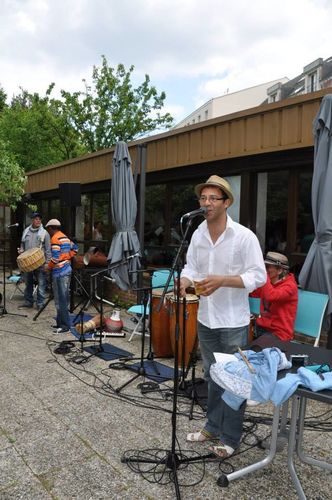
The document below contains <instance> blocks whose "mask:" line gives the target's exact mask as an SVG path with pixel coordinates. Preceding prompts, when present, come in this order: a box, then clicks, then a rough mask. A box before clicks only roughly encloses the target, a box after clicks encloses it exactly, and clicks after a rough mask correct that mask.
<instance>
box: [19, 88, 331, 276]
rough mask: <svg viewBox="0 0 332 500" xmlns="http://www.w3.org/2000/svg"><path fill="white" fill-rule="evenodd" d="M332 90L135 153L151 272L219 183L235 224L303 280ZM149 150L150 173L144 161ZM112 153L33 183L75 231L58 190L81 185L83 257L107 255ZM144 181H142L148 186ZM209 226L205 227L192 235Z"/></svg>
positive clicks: (46, 206)
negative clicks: (321, 121)
mask: <svg viewBox="0 0 332 500" xmlns="http://www.w3.org/2000/svg"><path fill="white" fill-rule="evenodd" d="M327 93H328V90H321V91H319V92H314V93H310V94H307V95H301V96H297V97H293V98H291V99H286V100H283V101H280V102H275V103H271V104H265V105H263V106H259V107H255V108H253V109H250V110H245V111H241V112H238V113H233V114H231V115H227V116H224V117H219V118H215V119H212V120H208V121H205V122H203V123H200V124H194V125H191V126H189V127H184V128H182V129H176V130H174V129H173V130H171V131H169V132H167V133H164V134H160V135H156V136H153V137H150V138H145V139H144V140H142V141H135V142H132V143H130V144H129V145H128V146H129V151H130V154H131V157H132V162H133V173H134V178H135V179H137V180H138V183H137V198H138V205H139V206H138V217H137V222H138V225H137V231H138V233H139V236H140V240H141V245H142V249H143V252H144V255H145V258H146V261H145V262H146V264H147V265H155V266H165V265H166V266H168V265H170V264H171V262H172V259H173V257H174V255H175V253H176V249H177V247H178V243H179V239H181V232H182V230H183V228H181V225H180V221H181V217H182V215H183V214H185V213H186V212H188V211H190V210H193V209H195V208H197V207H198V203H197V200H196V199H195V195H194V186H195V185H196V184H197V183H200V182H202V181H205V180H206V179H207V178H208V177H209V176H210V175H211V174H218V175H220V176H222V177H226V178H227V179H228V180H229V182H230V184H231V186H232V189H233V191H234V193H235V198H236V203H234V205H233V206H232V207H231V210H230V214H231V216H232V217H233V218H234V220H237V221H239V222H240V223H242V224H244V225H245V226H247V227H249V228H251V229H252V230H253V231H254V232H255V233H256V234H257V236H258V238H259V241H260V243H261V246H262V250H263V251H264V252H265V251H267V250H278V251H282V252H284V253H286V254H287V255H288V256H289V258H290V262H291V265H292V269H293V270H294V271H295V272H296V273H297V272H298V270H299V269H300V267H301V265H302V263H303V261H304V259H305V256H306V253H307V251H308V248H309V246H310V242H311V241H312V238H313V224H312V215H311V181H312V174H313V134H312V122H313V119H314V117H315V115H316V113H317V111H318V109H319V106H320V103H321V99H322V97H323V96H324V95H325V94H327ZM142 150H144V158H146V159H145V160H144V164H143V163H142V159H141V156H140V152H141V151H142ZM113 151H114V149H113V148H112V149H108V150H103V151H99V152H97V153H93V154H90V155H86V156H84V157H81V158H77V159H75V160H70V161H67V162H64V163H61V164H57V165H52V166H49V167H46V168H43V169H40V170H37V171H34V172H30V173H29V174H28V184H27V189H26V190H27V192H28V193H29V195H30V197H31V199H32V200H33V202H34V203H35V204H37V206H38V208H39V210H40V211H41V212H42V213H43V215H44V219H47V218H53V217H56V218H60V220H63V221H64V225H65V226H66V225H67V226H68V224H69V222H68V221H69V219H70V217H71V214H72V209H68V208H66V207H62V206H61V203H60V200H59V187H58V186H59V183H64V182H65V183H70V182H79V183H80V185H81V206H79V207H76V208H75V219H76V220H75V233H76V234H75V236H76V237H77V239H78V240H79V242H80V251H81V253H82V254H83V253H84V252H85V251H86V250H87V249H88V248H89V247H90V246H91V245H94V244H96V241H94V238H93V228H94V225H95V223H96V222H100V223H101V224H99V232H100V233H101V234H102V238H101V239H99V240H98V246H99V247H101V249H102V250H103V251H104V252H105V253H107V252H108V250H109V248H110V243H111V239H112V234H113V233H114V230H115V229H114V227H113V225H112V218H111V209H110V196H111V173H112V157H113ZM140 180H141V181H142V182H141V184H140ZM199 222H201V219H200V218H199V217H198V218H197V219H195V220H194V225H193V228H192V229H194V227H195V225H197V224H198V223H199Z"/></svg>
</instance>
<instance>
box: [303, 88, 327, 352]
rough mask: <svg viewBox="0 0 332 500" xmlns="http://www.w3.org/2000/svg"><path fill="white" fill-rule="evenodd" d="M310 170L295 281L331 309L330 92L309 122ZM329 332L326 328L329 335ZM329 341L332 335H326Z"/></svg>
mask: <svg viewBox="0 0 332 500" xmlns="http://www.w3.org/2000/svg"><path fill="white" fill-rule="evenodd" d="M313 133H314V136H315V144H314V173H313V178H312V190H311V202H312V216H313V222H314V226H315V239H314V240H313V242H312V244H311V246H310V249H309V252H308V255H307V257H306V259H305V261H304V264H303V267H302V270H301V272H300V275H299V283H300V285H301V286H302V287H303V288H305V289H306V290H311V291H313V292H320V293H326V294H328V295H329V297H330V300H329V303H328V305H327V309H326V313H327V314H328V315H330V314H331V313H332V192H331V191H332V138H331V135H332V95H331V94H328V95H326V96H324V98H323V100H322V102H321V105H320V108H319V110H318V113H317V115H316V117H315V119H314V122H313ZM330 336H332V332H331V330H330V334H329V337H330ZM329 342H330V343H331V342H332V338H331V339H330V338H329ZM331 347H332V346H331Z"/></svg>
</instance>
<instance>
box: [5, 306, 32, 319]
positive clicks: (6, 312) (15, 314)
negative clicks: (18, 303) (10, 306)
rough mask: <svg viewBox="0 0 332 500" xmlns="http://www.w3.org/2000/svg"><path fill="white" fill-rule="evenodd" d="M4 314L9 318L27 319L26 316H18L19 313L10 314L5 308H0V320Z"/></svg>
mask: <svg viewBox="0 0 332 500" xmlns="http://www.w3.org/2000/svg"><path fill="white" fill-rule="evenodd" d="M6 314H8V315H9V316H21V318H27V317H28V315H27V314H20V313H11V312H8V311H7V309H6V308H5V307H1V306H0V318H2V317H3V316H5V315H6Z"/></svg>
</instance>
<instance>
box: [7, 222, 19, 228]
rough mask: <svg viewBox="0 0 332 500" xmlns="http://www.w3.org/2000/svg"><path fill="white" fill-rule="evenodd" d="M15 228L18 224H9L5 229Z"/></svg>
mask: <svg viewBox="0 0 332 500" xmlns="http://www.w3.org/2000/svg"><path fill="white" fill-rule="evenodd" d="M17 226H19V223H18V222H15V224H9V226H7V227H8V228H9V227H17Z"/></svg>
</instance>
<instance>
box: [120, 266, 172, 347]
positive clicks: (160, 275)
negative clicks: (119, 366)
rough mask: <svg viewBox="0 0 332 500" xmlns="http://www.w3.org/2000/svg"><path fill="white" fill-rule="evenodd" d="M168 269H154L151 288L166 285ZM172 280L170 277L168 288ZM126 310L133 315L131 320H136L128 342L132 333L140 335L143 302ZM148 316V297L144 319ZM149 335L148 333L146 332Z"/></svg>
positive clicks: (170, 286)
mask: <svg viewBox="0 0 332 500" xmlns="http://www.w3.org/2000/svg"><path fill="white" fill-rule="evenodd" d="M169 273H170V270H169V269H158V270H156V271H154V273H153V275H152V280H151V282H152V289H154V288H158V287H160V288H162V287H163V286H165V285H166V282H167V280H168V277H169ZM173 285H174V281H173V278H172V279H171V281H170V283H169V288H168V289H170V288H173ZM127 312H128V313H129V314H131V315H132V316H133V320H134V321H135V322H136V325H135V328H134V329H133V331H132V332H131V335H130V337H129V339H128V342H130V341H131V340H132V338H133V336H134V335H142V332H141V331H140V330H141V328H142V324H143V314H144V305H143V304H135V305H134V306H131V307H129V309H127ZM149 316H150V299H149V301H148V304H147V306H146V319H148V318H149ZM147 335H149V333H147Z"/></svg>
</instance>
